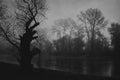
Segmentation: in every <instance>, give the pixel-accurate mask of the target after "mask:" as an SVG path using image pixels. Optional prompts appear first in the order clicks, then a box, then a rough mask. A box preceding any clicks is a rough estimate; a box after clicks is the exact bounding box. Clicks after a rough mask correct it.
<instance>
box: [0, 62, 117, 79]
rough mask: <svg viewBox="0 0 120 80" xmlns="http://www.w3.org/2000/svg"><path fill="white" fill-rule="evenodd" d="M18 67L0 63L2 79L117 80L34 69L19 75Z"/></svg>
mask: <svg viewBox="0 0 120 80" xmlns="http://www.w3.org/2000/svg"><path fill="white" fill-rule="evenodd" d="M18 70H19V66H18V65H13V64H8V63H1V62H0V73H1V74H0V75H1V77H3V76H5V77H3V78H17V79H24V78H26V79H35V80H36V79H37V80H119V79H118V78H115V77H114V78H113V77H111V78H110V77H100V76H92V75H81V74H75V73H71V72H64V71H56V70H50V69H43V68H41V69H34V70H33V71H32V72H26V73H20V72H19V71H18Z"/></svg>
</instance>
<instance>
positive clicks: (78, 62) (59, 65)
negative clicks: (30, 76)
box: [42, 56, 113, 77]
mask: <svg viewBox="0 0 120 80" xmlns="http://www.w3.org/2000/svg"><path fill="white" fill-rule="evenodd" d="M44 59H45V58H44ZM43 62H44V65H42V66H43V67H46V68H50V69H54V70H64V71H71V72H75V73H82V74H90V75H99V76H109V77H111V76H112V75H113V62H112V60H109V59H97V58H96V59H93V58H92V59H91V58H64V57H55V56H54V57H50V58H46V60H45V61H43Z"/></svg>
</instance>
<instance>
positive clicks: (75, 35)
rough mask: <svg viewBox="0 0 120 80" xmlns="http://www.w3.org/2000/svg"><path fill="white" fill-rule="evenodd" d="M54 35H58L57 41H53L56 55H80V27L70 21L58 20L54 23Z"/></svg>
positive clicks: (81, 35)
mask: <svg viewBox="0 0 120 80" xmlns="http://www.w3.org/2000/svg"><path fill="white" fill-rule="evenodd" d="M53 30H54V31H55V33H57V35H59V37H58V39H57V40H54V41H53V44H54V46H55V48H56V51H57V53H60V55H62V54H63V55H64V56H70V55H75V53H77V54H80V51H78V50H82V47H83V44H84V42H83V40H82V39H83V32H82V28H81V26H78V25H77V24H76V22H75V21H74V20H73V19H71V18H67V19H59V20H57V21H55V26H54V28H53Z"/></svg>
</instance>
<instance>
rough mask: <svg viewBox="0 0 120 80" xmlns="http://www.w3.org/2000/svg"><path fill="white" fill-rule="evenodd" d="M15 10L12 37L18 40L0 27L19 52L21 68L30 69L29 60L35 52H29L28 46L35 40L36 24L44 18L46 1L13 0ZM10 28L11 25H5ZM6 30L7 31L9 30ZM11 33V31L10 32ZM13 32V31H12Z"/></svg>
mask: <svg viewBox="0 0 120 80" xmlns="http://www.w3.org/2000/svg"><path fill="white" fill-rule="evenodd" d="M15 2H16V7H17V8H16V10H15V16H16V18H15V23H16V25H14V27H13V25H12V29H14V31H15V32H14V34H15V35H12V36H15V37H16V38H15V37H14V39H16V40H17V42H19V44H16V43H15V42H14V41H13V40H12V39H11V36H9V34H7V33H6V29H4V28H1V29H2V32H3V34H4V35H5V38H6V40H7V41H8V42H10V43H11V44H12V45H13V46H15V47H16V48H17V49H18V51H19V53H18V54H17V60H18V62H19V63H20V66H21V69H22V70H23V71H24V70H31V69H32V64H31V60H32V58H33V56H34V55H36V53H34V51H33V52H31V50H30V46H31V42H32V41H33V40H35V39H36V38H37V37H38V36H37V35H36V33H37V31H36V30H35V29H36V27H37V26H38V25H40V23H41V22H42V21H43V19H44V18H45V11H46V1H45V0H15ZM7 27H8V28H10V27H11V26H7ZM10 31H11V30H10ZM10 31H8V32H10ZM10 33H11V32H10ZM12 34H13V33H12Z"/></svg>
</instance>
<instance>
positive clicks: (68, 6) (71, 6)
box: [47, 0, 120, 25]
mask: <svg viewBox="0 0 120 80" xmlns="http://www.w3.org/2000/svg"><path fill="white" fill-rule="evenodd" d="M47 1H48V2H47V4H48V11H47V17H48V20H47V23H48V24H49V25H52V24H53V23H52V22H53V21H54V20H56V19H59V18H67V17H72V18H73V19H75V20H77V18H76V15H77V14H79V13H80V11H85V10H87V9H88V8H99V9H100V10H101V11H102V12H103V14H104V16H105V17H106V19H108V20H109V21H115V22H119V21H120V16H119V14H120V0H47Z"/></svg>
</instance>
